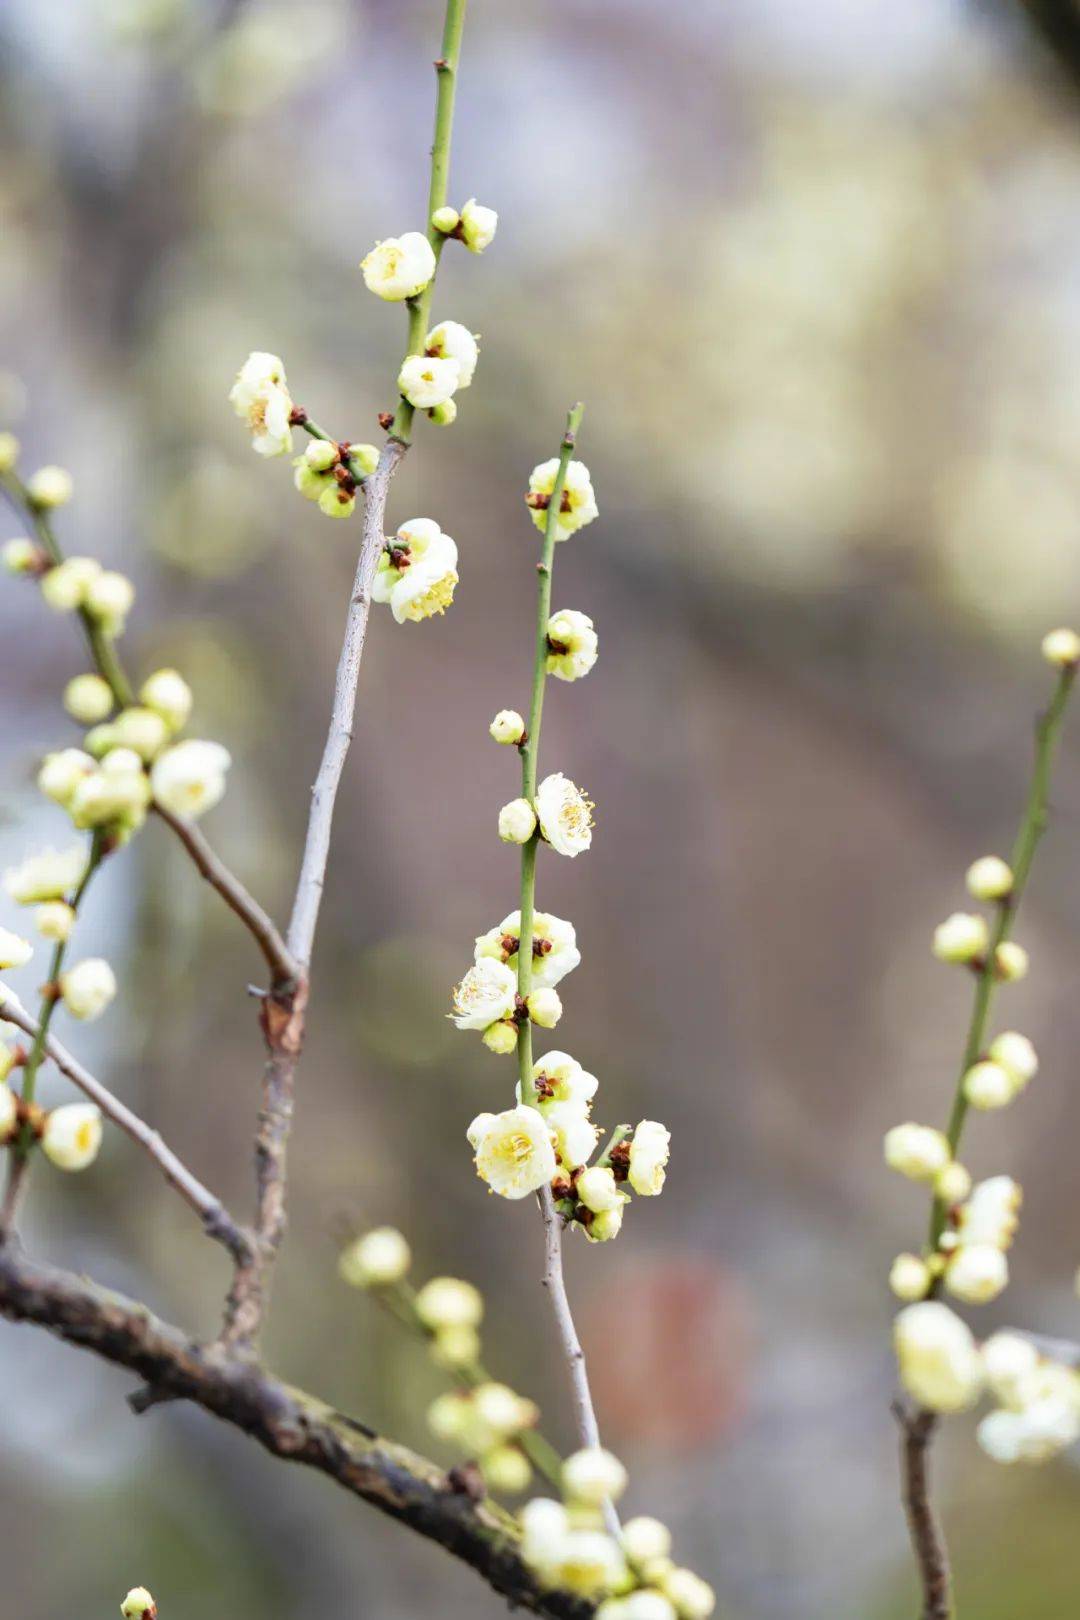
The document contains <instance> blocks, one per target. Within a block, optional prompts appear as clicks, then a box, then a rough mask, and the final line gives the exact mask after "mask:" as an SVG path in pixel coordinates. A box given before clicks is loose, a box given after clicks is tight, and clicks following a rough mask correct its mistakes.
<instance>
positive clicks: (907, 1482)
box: [893, 1401, 953, 1620]
mask: <svg viewBox="0 0 1080 1620" xmlns="http://www.w3.org/2000/svg"><path fill="white" fill-rule="evenodd" d="M893 1416H894V1417H895V1418H896V1421H897V1423H898V1424H899V1426H900V1485H901V1496H902V1499H903V1503H904V1512H905V1514H906V1515H907V1522H908V1530H909V1532H910V1535H911V1546H912V1550H913V1552H914V1554H915V1562H916V1564H917V1566H918V1570H919V1580H920V1583H921V1585H922V1612H921V1620H952V1615H953V1602H952V1570H951V1568H950V1564H949V1549H948V1546H947V1544H946V1541H945V1533H944V1531H943V1530H942V1528H941V1522H940V1520H939V1519H938V1516H937V1513H936V1512H935V1510H934V1503H933V1499H932V1496H931V1491H930V1445H931V1442H932V1440H933V1438H934V1435H935V1434H936V1432H937V1428H938V1418H937V1414H936V1413H934V1412H926V1411H923V1410H921V1409H919V1410H916V1411H914V1412H912V1411H909V1410H908V1409H907V1408H905V1407H904V1406H903V1405H902V1404H901V1403H900V1402H899V1401H897V1402H896V1404H895V1405H894V1406H893Z"/></svg>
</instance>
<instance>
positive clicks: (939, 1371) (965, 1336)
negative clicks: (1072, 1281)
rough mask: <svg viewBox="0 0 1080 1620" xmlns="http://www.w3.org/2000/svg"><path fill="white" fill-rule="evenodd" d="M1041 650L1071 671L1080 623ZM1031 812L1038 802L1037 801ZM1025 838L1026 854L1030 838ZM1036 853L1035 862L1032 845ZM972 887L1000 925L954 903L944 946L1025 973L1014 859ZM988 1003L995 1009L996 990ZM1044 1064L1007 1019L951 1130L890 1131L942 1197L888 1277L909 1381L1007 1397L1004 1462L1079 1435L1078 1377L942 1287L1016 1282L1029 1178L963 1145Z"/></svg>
mask: <svg viewBox="0 0 1080 1620" xmlns="http://www.w3.org/2000/svg"><path fill="white" fill-rule="evenodd" d="M1042 652H1043V656H1044V658H1045V659H1046V660H1047V662H1049V663H1050V664H1052V665H1054V666H1055V667H1056V668H1058V669H1059V670H1061V671H1062V672H1063V674H1064V677H1065V680H1066V682H1067V681H1069V680H1071V678H1072V674H1073V672H1074V671H1075V670H1076V668H1077V666H1078V664H1080V637H1078V636H1077V635H1076V634H1075V632H1073V631H1071V630H1056V631H1052V632H1051V633H1050V635H1048V636H1047V637H1046V638H1045V639H1044V641H1043V644H1042ZM1061 690H1062V691H1063V692H1064V691H1065V690H1066V687H1065V686H1063V687H1062V688H1061ZM1037 780H1038V779H1037ZM1031 813H1035V814H1037V813H1038V806H1037V805H1036V806H1035V810H1034V812H1029V814H1031ZM1018 849H1019V850H1020V851H1021V856H1023V853H1024V840H1023V837H1022V838H1021V840H1020V843H1019V845H1018ZM1026 858H1027V860H1028V861H1030V847H1029V848H1028V849H1027V854H1026ZM1025 871H1026V867H1025ZM966 886H967V890H968V893H969V894H970V895H971V897H972V898H973V899H975V900H978V901H981V902H983V903H984V904H987V905H992V906H994V907H995V908H996V917H995V920H994V922H993V924H991V922H989V921H988V920H987V918H986V916H985V915H983V914H982V913H981V912H955V913H953V915H952V916H950V917H948V918H947V919H946V920H945V922H943V923H941V924H940V925H939V926H938V928H937V929H936V930H935V933H934V941H933V949H934V954H935V955H936V956H937V957H938V958H939V959H940V960H942V961H945V962H952V963H959V964H962V965H964V966H967V967H969V968H971V969H972V970H973V971H974V972H975V973H976V974H978V975H979V976H980V977H981V978H982V979H983V981H984V984H987V985H989V984H990V983H992V982H993V980H997V981H999V982H1005V983H1008V982H1011V981H1015V980H1016V979H1019V978H1022V977H1023V976H1024V974H1025V973H1026V972H1027V967H1028V958H1027V953H1026V952H1025V951H1024V950H1023V949H1022V948H1021V947H1020V946H1019V945H1016V944H1015V943H1014V942H1013V941H1011V940H1009V939H1008V938H1006V937H1005V936H1006V933H1007V929H1008V924H1009V921H1010V920H1011V915H1012V910H1013V907H1014V905H1015V901H1016V891H1017V880H1016V875H1015V873H1014V871H1013V868H1012V867H1011V866H1010V864H1009V862H1008V861H1005V860H1003V859H1002V858H1001V857H1000V856H997V855H984V856H982V857H980V859H978V860H976V861H974V862H973V863H972V865H971V866H970V867H969V868H968V870H967V874H966ZM978 1005H979V1004H978V1003H977V1006H978ZM982 1006H983V1017H984V1018H985V1010H986V1008H987V1007H988V1001H987V1002H984V1003H983V1004H982ZM976 1027H978V1026H976ZM1038 1067H1039V1060H1038V1056H1037V1053H1036V1051H1035V1047H1034V1046H1033V1044H1032V1042H1031V1041H1030V1040H1029V1039H1028V1037H1027V1036H1026V1035H1022V1034H1020V1033H1019V1032H1018V1031H1017V1030H1006V1031H1004V1032H1003V1033H1001V1034H999V1035H997V1036H996V1037H995V1038H994V1039H993V1040H991V1041H990V1042H989V1043H988V1044H987V1046H986V1048H985V1050H983V1051H981V1052H978V1053H977V1054H976V1055H975V1056H974V1061H970V1062H969V1063H968V1065H967V1067H966V1069H965V1071H964V1073H963V1074H962V1075H961V1077H960V1089H959V1096H958V1102H957V1111H955V1112H954V1119H953V1125H952V1128H951V1132H950V1135H949V1136H946V1135H945V1134H944V1133H943V1132H941V1131H939V1130H936V1129H934V1128H933V1127H932V1126H928V1125H917V1124H912V1123H909V1124H905V1125H897V1126H894V1128H893V1129H892V1130H890V1131H889V1132H888V1133H887V1134H886V1137H885V1161H886V1163H887V1164H888V1165H889V1166H890V1167H891V1168H892V1169H894V1170H897V1171H899V1172H900V1173H901V1174H902V1175H905V1176H907V1177H909V1178H910V1179H911V1180H914V1181H919V1182H923V1183H926V1184H928V1185H929V1186H930V1188H931V1189H932V1191H933V1194H934V1200H935V1204H934V1210H935V1213H934V1220H933V1222H932V1226H931V1242H930V1244H929V1245H928V1246H927V1248H926V1249H925V1250H924V1251H923V1253H922V1254H901V1255H898V1256H897V1258H896V1259H895V1260H894V1262H893V1265H892V1269H891V1272H890V1276H889V1282H890V1285H891V1287H892V1290H893V1293H894V1294H896V1295H897V1297H898V1298H900V1299H902V1300H905V1301H908V1302H910V1303H908V1304H907V1306H906V1308H905V1309H904V1310H902V1311H900V1313H899V1314H898V1316H897V1318H896V1322H895V1326H894V1344H895V1349H896V1355H897V1362H898V1366H899V1372H900V1381H901V1383H902V1384H903V1386H904V1388H905V1390H906V1391H907V1392H908V1394H909V1395H911V1396H912V1397H913V1398H914V1399H915V1400H916V1401H918V1402H919V1404H920V1405H921V1406H922V1407H924V1408H926V1409H928V1410H930V1411H934V1412H956V1411H962V1410H964V1409H966V1408H968V1407H970V1406H973V1405H974V1404H975V1402H976V1401H977V1400H978V1399H979V1398H980V1396H981V1395H983V1394H984V1393H987V1394H989V1395H990V1396H991V1397H992V1398H993V1399H994V1400H995V1401H996V1403H997V1406H996V1409H995V1410H994V1411H993V1412H991V1413H990V1414H989V1416H987V1417H986V1418H984V1420H983V1421H982V1423H981V1424H980V1425H979V1429H978V1438H979V1442H980V1444H981V1445H982V1447H983V1449H984V1450H985V1451H986V1452H987V1453H988V1454H989V1455H990V1456H991V1457H993V1458H994V1459H995V1460H997V1461H999V1462H1018V1461H1024V1462H1042V1461H1045V1460H1046V1459H1048V1458H1050V1457H1052V1456H1054V1455H1056V1454H1057V1453H1058V1452H1060V1451H1061V1450H1063V1449H1064V1448H1065V1447H1066V1446H1068V1445H1071V1444H1072V1442H1073V1441H1074V1440H1076V1439H1077V1438H1080V1376H1078V1375H1077V1373H1076V1372H1075V1371H1074V1370H1073V1369H1072V1368H1071V1367H1068V1366H1065V1365H1063V1364H1062V1363H1060V1362H1058V1361H1055V1360H1052V1359H1048V1358H1046V1357H1044V1356H1042V1355H1041V1354H1040V1353H1039V1351H1038V1349H1037V1348H1036V1346H1035V1345H1034V1344H1033V1343H1032V1342H1031V1341H1030V1340H1029V1339H1027V1338H1026V1337H1024V1336H1023V1335H1021V1334H1018V1333H1011V1332H1004V1333H996V1334H994V1335H993V1336H992V1337H991V1338H989V1339H987V1340H986V1342H985V1343H983V1344H982V1345H981V1346H980V1345H979V1343H978V1341H977V1340H976V1338H975V1336H974V1335H973V1333H972V1332H971V1329H970V1328H969V1327H968V1326H967V1324H966V1323H965V1322H964V1321H962V1320H961V1318H960V1317H959V1316H958V1315H957V1314H956V1312H955V1311H953V1310H952V1309H951V1308H950V1307H949V1306H948V1305H946V1304H945V1303H943V1302H942V1301H941V1300H940V1299H937V1298H935V1297H934V1296H935V1295H937V1293H938V1292H939V1291H940V1290H941V1289H944V1290H945V1291H946V1292H948V1293H949V1294H951V1295H953V1296H954V1298H956V1299H959V1300H961V1301H963V1302H964V1303H965V1304H969V1305H982V1304H986V1303H988V1302H989V1301H991V1300H994V1299H996V1298H997V1297H998V1296H999V1295H1000V1294H1001V1293H1002V1291H1003V1290H1004V1288H1005V1287H1006V1285H1007V1283H1008V1280H1009V1269H1008V1261H1007V1258H1006V1255H1007V1251H1008V1249H1009V1247H1010V1245H1011V1244H1012V1241H1013V1238H1014V1236H1015V1233H1016V1228H1017V1224H1018V1215H1019V1209H1020V1204H1021V1198H1022V1195H1021V1190H1020V1187H1019V1186H1018V1185H1017V1183H1016V1182H1015V1181H1014V1180H1013V1179H1012V1177H1011V1176H1008V1175H996V1176H991V1177H989V1178H988V1179H986V1180H984V1181H980V1182H978V1183H977V1184H976V1185H974V1186H973V1185H972V1178H971V1175H970V1174H969V1172H968V1171H967V1169H966V1168H965V1167H964V1166H963V1165H962V1164H961V1163H959V1162H958V1161H957V1159H956V1157H955V1151H954V1149H955V1144H956V1143H957V1141H958V1139H959V1130H960V1126H961V1125H962V1122H963V1115H964V1110H965V1109H966V1108H969V1107H970V1108H977V1109H982V1110H991V1109H998V1108H1004V1107H1006V1106H1007V1105H1008V1104H1009V1103H1011V1102H1013V1101H1014V1100H1015V1098H1017V1097H1018V1096H1019V1095H1020V1094H1021V1092H1023V1090H1024V1089H1025V1087H1026V1086H1027V1085H1028V1084H1029V1082H1030V1081H1031V1080H1032V1079H1033V1078H1034V1076H1035V1074H1036V1073H1037V1071H1038Z"/></svg>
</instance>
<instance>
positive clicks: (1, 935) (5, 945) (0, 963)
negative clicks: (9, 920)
mask: <svg viewBox="0 0 1080 1620" xmlns="http://www.w3.org/2000/svg"><path fill="white" fill-rule="evenodd" d="M33 954H34V947H33V946H32V945H31V943H30V941H29V940H28V939H23V937H22V935H21V934H13V933H12V932H11V930H10V929H9V928H0V971H2V970H3V969H5V968H20V967H25V965H26V963H27V962H29V960H30V958H31V957H32V956H33Z"/></svg>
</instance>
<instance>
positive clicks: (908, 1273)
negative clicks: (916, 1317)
mask: <svg viewBox="0 0 1080 1620" xmlns="http://www.w3.org/2000/svg"><path fill="white" fill-rule="evenodd" d="M930 1281H931V1278H930V1268H929V1266H928V1265H927V1264H926V1261H925V1260H920V1258H919V1256H918V1255H917V1254H898V1255H897V1257H896V1259H895V1260H894V1261H893V1263H892V1267H891V1269H890V1271H889V1287H890V1288H891V1289H892V1291H893V1293H894V1294H895V1295H896V1297H897V1299H902V1300H905V1301H907V1302H908V1303H910V1302H911V1301H912V1300H916V1299H925V1298H926V1296H927V1294H928V1293H929V1291H930Z"/></svg>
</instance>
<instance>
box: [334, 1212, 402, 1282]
mask: <svg viewBox="0 0 1080 1620" xmlns="http://www.w3.org/2000/svg"><path fill="white" fill-rule="evenodd" d="M411 1261H412V1253H411V1251H410V1249H409V1245H408V1243H406V1241H405V1239H404V1237H403V1236H402V1235H401V1233H400V1232H399V1231H397V1229H396V1228H395V1227H393V1226H377V1227H375V1228H374V1229H373V1230H372V1231H370V1232H365V1233H364V1234H363V1236H362V1237H358V1238H357V1239H356V1241H355V1242H354V1243H350V1244H349V1246H348V1248H347V1249H345V1250H344V1251H343V1253H342V1255H341V1258H340V1259H339V1260H338V1275H339V1276H340V1277H341V1279H342V1280H343V1281H344V1282H347V1283H349V1284H351V1286H352V1287H353V1288H385V1287H386V1286H387V1285H388V1284H389V1283H396V1282H400V1281H401V1279H402V1277H404V1276H405V1274H406V1272H407V1271H408V1269H409V1265H410V1263H411Z"/></svg>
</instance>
